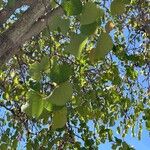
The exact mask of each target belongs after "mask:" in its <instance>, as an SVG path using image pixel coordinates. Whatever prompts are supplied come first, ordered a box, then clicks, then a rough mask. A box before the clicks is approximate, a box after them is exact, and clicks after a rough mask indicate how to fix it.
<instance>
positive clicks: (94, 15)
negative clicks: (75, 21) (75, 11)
mask: <svg viewBox="0 0 150 150" xmlns="http://www.w3.org/2000/svg"><path fill="white" fill-rule="evenodd" d="M102 16H103V11H102V10H101V9H100V8H99V7H98V6H97V5H96V4H95V3H93V2H87V3H86V4H85V5H84V6H83V11H82V13H81V16H80V22H81V24H82V25H86V24H91V23H93V22H95V21H96V20H97V19H99V18H100V17H102Z"/></svg>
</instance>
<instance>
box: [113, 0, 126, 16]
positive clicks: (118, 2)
mask: <svg viewBox="0 0 150 150" xmlns="http://www.w3.org/2000/svg"><path fill="white" fill-rule="evenodd" d="M110 11H111V14H112V16H115V15H122V14H123V13H124V12H125V4H124V2H123V1H122V0H114V1H113V2H112V3H111V6H110Z"/></svg>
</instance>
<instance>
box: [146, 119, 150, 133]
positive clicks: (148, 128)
mask: <svg viewBox="0 0 150 150" xmlns="http://www.w3.org/2000/svg"><path fill="white" fill-rule="evenodd" d="M146 129H147V130H149V131H150V120H148V121H146Z"/></svg>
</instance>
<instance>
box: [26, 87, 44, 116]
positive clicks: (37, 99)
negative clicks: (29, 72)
mask: <svg viewBox="0 0 150 150" xmlns="http://www.w3.org/2000/svg"><path fill="white" fill-rule="evenodd" d="M27 99H28V100H29V107H30V110H31V112H30V113H31V115H32V117H36V118H38V117H39V116H40V114H41V113H42V111H43V104H44V103H43V100H42V96H41V95H40V94H39V93H37V92H35V91H32V90H31V91H29V92H28V93H27Z"/></svg>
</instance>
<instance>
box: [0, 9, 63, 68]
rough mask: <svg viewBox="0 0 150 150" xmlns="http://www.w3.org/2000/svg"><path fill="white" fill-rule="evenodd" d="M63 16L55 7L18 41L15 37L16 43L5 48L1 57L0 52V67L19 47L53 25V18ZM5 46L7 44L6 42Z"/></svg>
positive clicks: (61, 11) (61, 10) (60, 10)
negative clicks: (48, 25)
mask: <svg viewBox="0 0 150 150" xmlns="http://www.w3.org/2000/svg"><path fill="white" fill-rule="evenodd" d="M63 14H64V11H63V9H62V8H61V7H57V8H56V9H54V10H53V11H51V12H49V13H48V14H47V15H45V16H43V17H41V18H40V19H39V20H38V21H36V22H35V23H34V24H32V26H31V28H30V29H28V31H27V32H26V33H24V35H22V36H21V37H20V39H18V38H17V37H16V39H17V40H16V39H15V40H16V41H14V42H13V44H10V45H9V47H10V48H7V51H5V52H4V53H3V54H2V55H1V51H0V67H1V66H2V65H3V64H4V63H5V62H6V61H8V60H9V59H10V58H11V57H12V56H13V55H15V54H16V53H17V52H18V51H19V47H21V46H22V45H23V44H24V43H25V42H26V41H28V40H29V39H30V38H31V37H32V36H36V35H38V34H39V33H40V32H41V31H42V30H43V29H44V28H45V27H46V26H47V24H52V23H53V22H52V20H53V18H54V17H56V16H60V15H63ZM14 36H15V35H14ZM15 42H16V44H14V43H15ZM4 44H5V43H4ZM7 44H9V43H8V42H7ZM7 47H8V45H7ZM0 48H1V46H0Z"/></svg>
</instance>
